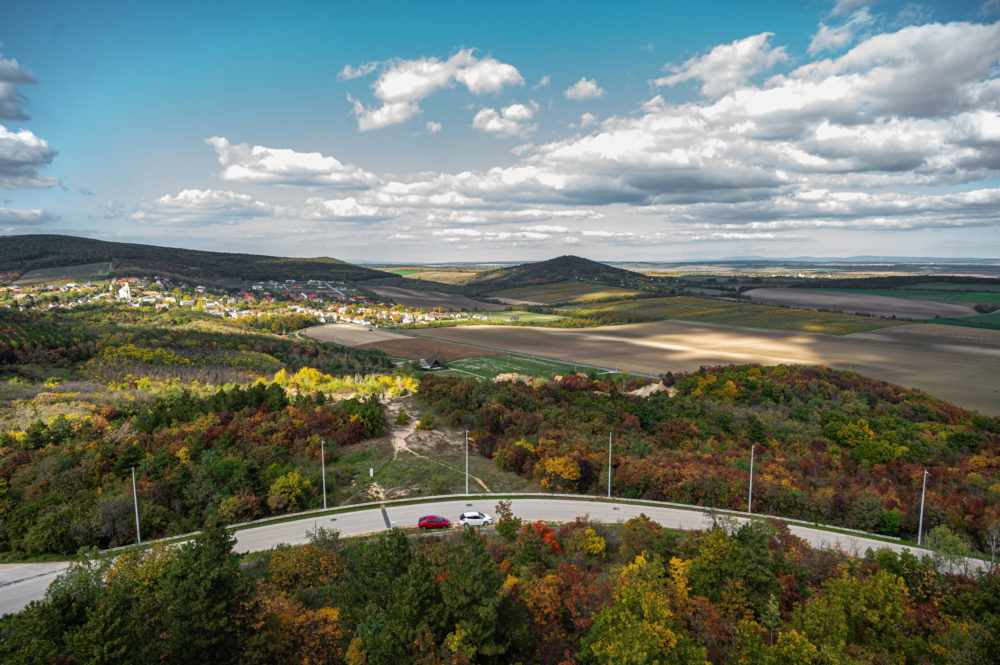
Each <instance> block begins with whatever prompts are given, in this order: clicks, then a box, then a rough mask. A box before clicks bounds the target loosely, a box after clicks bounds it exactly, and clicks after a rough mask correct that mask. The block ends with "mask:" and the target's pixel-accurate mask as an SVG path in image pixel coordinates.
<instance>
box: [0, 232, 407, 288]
mask: <svg viewBox="0 0 1000 665" xmlns="http://www.w3.org/2000/svg"><path fill="white" fill-rule="evenodd" d="M102 261H110V262H112V268H113V272H114V273H115V274H116V275H129V274H140V273H141V274H149V273H156V274H160V275H164V276H173V277H181V278H186V279H191V280H204V281H210V280H214V279H221V280H263V279H332V280H343V281H355V282H356V281H364V280H368V279H373V278H377V277H392V276H393V275H391V274H390V273H386V272H382V271H381V270H372V269H370V268H362V267H361V266H356V265H353V264H350V263H345V262H344V261H340V260H338V259H331V258H327V257H321V258H311V259H296V258H283V257H278V256H261V255H256V254H231V253H228V252H205V251H200V250H193V249H179V248H176V247H157V246H154V245H140V244H133V243H122V242H108V241H104V240H94V239H91V238H78V237H75V236H63V235H17V236H0V272H13V273H23V272H26V271H28V270H36V269H39V268H56V267H62V266H73V265H80V264H87V263H98V262H102Z"/></svg>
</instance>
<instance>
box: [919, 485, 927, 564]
mask: <svg viewBox="0 0 1000 665" xmlns="http://www.w3.org/2000/svg"><path fill="white" fill-rule="evenodd" d="M926 495H927V469H924V483H923V487H922V488H921V490H920V522H919V525H918V526H917V546H918V547H919V546H920V541H922V540H923V538H924V497H925V496H926Z"/></svg>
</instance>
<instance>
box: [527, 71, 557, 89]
mask: <svg viewBox="0 0 1000 665" xmlns="http://www.w3.org/2000/svg"><path fill="white" fill-rule="evenodd" d="M549 83H552V77H551V76H549V75H548V74H546V75H545V76H543V77H542V78H540V79H538V83H536V84H535V85H533V86H531V88H532V90H541V89H542V88H547V87H548V85H549Z"/></svg>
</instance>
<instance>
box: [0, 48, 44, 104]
mask: <svg viewBox="0 0 1000 665" xmlns="http://www.w3.org/2000/svg"><path fill="white" fill-rule="evenodd" d="M33 83H38V79H36V78H35V77H34V75H33V74H32V73H31V72H29V71H28V70H27V69H25V68H24V66H23V65H21V63H19V62H18V61H17V60H14V59H13V58H5V57H4V56H3V54H2V53H0V120H27V119H28V115H27V114H26V113H25V112H24V104H25V100H24V97H23V96H21V94H19V93H18V91H17V86H18V85H26V84H28V85H30V84H33Z"/></svg>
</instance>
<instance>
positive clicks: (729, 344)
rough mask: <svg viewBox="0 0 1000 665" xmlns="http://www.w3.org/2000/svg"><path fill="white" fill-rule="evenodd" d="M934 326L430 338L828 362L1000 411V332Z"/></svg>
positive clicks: (565, 353)
mask: <svg viewBox="0 0 1000 665" xmlns="http://www.w3.org/2000/svg"><path fill="white" fill-rule="evenodd" d="M971 331H972V329H963V328H954V327H950V326H938V325H930V324H916V325H899V326H894V327H890V328H883V329H882V330H871V331H868V332H863V333H858V334H852V335H843V336H836V335H820V334H812V333H805V332H793V331H780V330H754V329H751V328H737V327H732V326H724V325H713V324H707V323H702V322H693V321H656V322H650V323H637V324H631V325H619V326H604V327H596V328H584V329H573V330H565V329H557V328H540V327H527V326H483V325H479V326H458V327H452V328H436V329H432V330H423V331H420V334H421V335H422V336H427V337H434V338H436V339H443V340H447V341H453V342H458V343H465V344H476V345H481V346H487V347H491V348H495V349H505V350H509V351H513V352H516V353H523V354H526V355H532V356H540V357H543V358H549V359H552V360H561V361H563V362H567V363H573V362H579V363H586V364H588V365H593V366H597V367H618V368H621V369H622V370H628V371H631V372H635V373H640V374H647V375H654V376H655V375H659V374H662V373H664V372H678V371H693V370H697V369H698V368H700V367H702V366H709V367H711V366H715V365H728V364H742V363H760V364H763V365H780V364H804V365H827V366H829V367H834V368H837V369H845V370H852V371H855V372H859V373H861V374H864V375H866V376H871V377H874V378H878V379H882V380H885V381H891V382H893V383H897V384H899V385H902V386H907V387H913V388H918V389H920V390H925V391H927V392H929V393H931V394H932V395H935V396H938V397H941V398H943V399H947V400H950V401H952V402H954V403H956V404H958V405H959V406H962V407H964V408H967V409H977V410H979V411H981V412H983V413H986V414H989V415H1000V379H998V376H997V372H996V368H997V363H998V362H1000V332H998V331H993V330H977V331H974V332H975V333H976V337H975V338H974V339H972V338H970V337H969V335H968V334H967V333H968V332H971Z"/></svg>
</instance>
